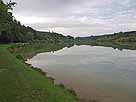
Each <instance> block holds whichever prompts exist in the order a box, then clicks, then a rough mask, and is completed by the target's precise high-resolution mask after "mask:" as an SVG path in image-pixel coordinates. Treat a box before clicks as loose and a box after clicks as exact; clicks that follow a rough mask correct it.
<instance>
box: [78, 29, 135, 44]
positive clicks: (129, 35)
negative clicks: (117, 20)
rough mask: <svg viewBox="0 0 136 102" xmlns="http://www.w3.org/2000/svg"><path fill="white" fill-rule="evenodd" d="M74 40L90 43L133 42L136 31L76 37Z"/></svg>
mask: <svg viewBox="0 0 136 102" xmlns="http://www.w3.org/2000/svg"><path fill="white" fill-rule="evenodd" d="M76 42H79V43H80V42H84V43H92V42H109V43H110V42H114V43H115V42H122V43H123V42H124V43H135V42H136V31H129V32H119V33H114V34H108V35H101V36H89V37H77V38H76Z"/></svg>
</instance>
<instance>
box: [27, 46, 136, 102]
mask: <svg viewBox="0 0 136 102" xmlns="http://www.w3.org/2000/svg"><path fill="white" fill-rule="evenodd" d="M28 63H30V64H32V65H33V66H34V67H38V68H41V69H42V70H43V71H45V72H48V75H49V76H52V77H54V78H55V79H56V81H57V82H59V83H63V84H64V85H66V86H67V87H72V88H73V89H74V90H75V91H76V93H77V94H78V96H79V97H83V98H91V99H92V98H93V99H97V100H101V101H102V102H135V101H136V98H135V97H136V94H135V93H136V51H135V50H123V51H120V50H114V49H112V48H106V47H98V46H94V47H92V46H74V47H71V48H63V49H61V50H58V51H55V52H46V53H40V54H38V55H36V56H35V57H33V58H32V59H30V60H28Z"/></svg>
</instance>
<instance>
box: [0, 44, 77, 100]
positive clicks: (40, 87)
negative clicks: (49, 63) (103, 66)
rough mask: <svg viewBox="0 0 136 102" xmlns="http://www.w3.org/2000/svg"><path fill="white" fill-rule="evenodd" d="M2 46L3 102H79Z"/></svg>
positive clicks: (0, 88) (0, 77)
mask: <svg viewBox="0 0 136 102" xmlns="http://www.w3.org/2000/svg"><path fill="white" fill-rule="evenodd" d="M9 46H10V45H0V101H1V102H77V98H76V96H74V95H72V94H71V93H70V92H68V91H67V89H65V88H63V87H60V86H59V85H55V84H54V83H53V82H52V81H51V80H49V78H47V77H46V76H45V75H43V74H41V73H39V72H38V71H36V70H34V69H32V68H31V67H30V66H29V65H26V64H25V63H24V62H22V61H21V60H18V59H17V58H16V57H15V56H14V55H13V54H11V53H10V52H9V51H8V50H7V48H8V47H9Z"/></svg>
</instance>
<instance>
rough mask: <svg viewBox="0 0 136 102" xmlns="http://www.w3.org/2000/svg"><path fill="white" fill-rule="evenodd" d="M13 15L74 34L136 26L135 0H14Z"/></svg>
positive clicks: (39, 26)
mask: <svg viewBox="0 0 136 102" xmlns="http://www.w3.org/2000/svg"><path fill="white" fill-rule="evenodd" d="M14 1H16V2H17V3H18V5H17V6H16V8H15V9H14V15H15V17H16V18H17V19H18V20H20V21H21V22H22V23H23V24H26V25H29V26H32V27H34V28H35V29H37V30H42V31H49V30H53V31H56V32H59V33H63V34H66V35H68V34H69V35H73V36H88V35H98V34H108V33H113V32H118V31H128V30H136V13H135V12H136V1H135V0H14Z"/></svg>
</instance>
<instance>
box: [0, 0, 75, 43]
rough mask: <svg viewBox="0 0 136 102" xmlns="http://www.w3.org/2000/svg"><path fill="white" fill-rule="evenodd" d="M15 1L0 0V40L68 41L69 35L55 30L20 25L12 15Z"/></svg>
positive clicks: (6, 41)
mask: <svg viewBox="0 0 136 102" xmlns="http://www.w3.org/2000/svg"><path fill="white" fill-rule="evenodd" d="M14 5H16V3H15V2H11V1H10V2H9V3H7V4H5V3H4V2H3V1H2V0H0V42H3V43H10V42H13V43H14V42H28V41H35V40H36V41H37V40H40V41H41V40H44V41H45V40H46V41H48V42H60V41H69V40H70V39H73V37H71V36H63V35H62V34H58V33H55V32H40V31H36V30H34V29H33V28H31V27H29V26H27V27H26V26H24V25H21V23H20V22H19V21H17V20H16V19H15V18H14V17H13V15H12V12H11V11H12V8H13V7H14Z"/></svg>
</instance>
